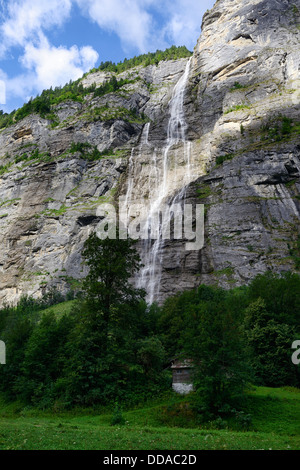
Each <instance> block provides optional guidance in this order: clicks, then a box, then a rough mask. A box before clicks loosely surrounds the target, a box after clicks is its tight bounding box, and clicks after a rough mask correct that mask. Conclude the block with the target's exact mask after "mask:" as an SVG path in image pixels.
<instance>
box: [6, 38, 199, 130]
mask: <svg viewBox="0 0 300 470" xmlns="http://www.w3.org/2000/svg"><path fill="white" fill-rule="evenodd" d="M191 55H192V53H191V52H190V51H188V50H187V48H186V47H185V46H181V47H176V46H172V47H170V48H169V49H166V50H165V51H160V50H157V51H156V52H153V53H148V54H143V55H140V56H138V57H133V58H132V59H129V60H128V59H125V60H124V61H123V62H120V63H118V64H114V63H112V62H105V63H103V62H102V63H101V64H100V66H99V67H98V68H94V69H92V70H91V71H90V72H89V73H91V72H97V71H101V70H105V71H109V72H114V73H121V72H124V71H125V70H128V69H130V68H132V67H135V66H137V65H144V66H147V65H151V64H156V65H157V64H158V63H159V62H160V61H161V60H173V59H180V58H184V57H190V56H191ZM86 75H88V74H84V77H85V76H86ZM135 80H136V79H135ZM135 80H130V79H120V80H117V78H116V77H115V76H113V77H112V78H111V79H110V80H109V81H108V82H107V83H105V84H103V85H101V86H99V87H98V88H96V86H95V85H92V86H90V87H87V88H84V87H83V85H82V83H81V79H79V80H76V81H74V82H73V81H72V80H70V82H69V83H67V84H66V85H64V86H63V87H60V86H59V87H55V88H54V89H53V88H52V87H51V88H50V89H49V90H43V92H42V93H41V95H38V96H37V97H35V98H31V99H30V100H29V101H28V103H25V104H24V105H23V106H22V107H21V108H19V109H18V110H17V111H16V110H14V111H12V112H11V113H10V114H7V113H3V111H1V110H0V129H3V128H6V127H9V126H11V125H12V124H14V123H16V122H19V121H20V120H21V119H24V118H25V117H26V116H29V115H30V114H33V113H37V114H39V115H40V116H41V117H42V118H45V119H48V120H49V121H51V127H52V128H54V127H56V126H57V125H58V124H59V121H58V118H57V116H56V115H55V114H54V113H53V106H56V105H58V104H60V103H62V102H64V101H67V100H71V101H77V102H79V103H83V101H84V97H85V96H87V95H89V94H93V95H94V96H95V97H97V96H98V97H99V96H104V95H106V94H107V93H115V92H117V91H118V90H119V89H120V88H122V87H123V86H124V85H126V84H130V83H134V81H135Z"/></svg>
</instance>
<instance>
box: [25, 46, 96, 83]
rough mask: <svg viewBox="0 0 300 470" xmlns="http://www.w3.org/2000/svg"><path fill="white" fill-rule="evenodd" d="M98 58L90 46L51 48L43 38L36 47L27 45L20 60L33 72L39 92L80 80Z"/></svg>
mask: <svg viewBox="0 0 300 470" xmlns="http://www.w3.org/2000/svg"><path fill="white" fill-rule="evenodd" d="M98 58H99V55H98V53H97V52H96V51H95V50H94V49H93V48H92V47H91V46H84V47H82V48H78V47H77V46H72V47H71V48H70V49H67V48H65V47H62V46H61V47H53V46H51V45H50V44H49V43H48V41H47V39H46V38H43V41H42V44H41V45H39V46H38V47H37V46H35V45H33V44H32V43H29V44H27V45H26V46H25V54H24V55H23V57H21V59H20V60H21V62H22V64H23V66H24V67H25V68H27V69H28V70H29V71H32V72H34V75H35V80H34V82H35V83H34V85H35V89H37V90H39V91H41V90H43V89H45V88H50V87H51V86H53V87H55V86H59V85H64V84H65V83H66V82H68V81H69V80H70V79H71V80H76V79H77V78H80V77H81V76H82V75H83V74H84V72H85V71H87V70H90V69H91V68H93V67H94V66H95V63H96V61H97V60H98Z"/></svg>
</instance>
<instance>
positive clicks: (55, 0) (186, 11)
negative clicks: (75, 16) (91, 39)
mask: <svg viewBox="0 0 300 470" xmlns="http://www.w3.org/2000/svg"><path fill="white" fill-rule="evenodd" d="M213 3H214V0H201V2H200V1H198V2H195V0H164V2H161V1H160V0H10V1H9V2H8V1H6V0H0V23H1V24H0V58H6V59H7V58H8V57H9V54H11V56H12V55H13V56H14V57H16V56H17V57H19V63H20V64H21V66H22V67H23V70H22V71H21V73H20V74H19V75H18V76H14V77H13V78H11V79H10V80H7V81H6V88H7V96H13V95H14V96H20V97H22V98H24V99H25V96H26V97H27V96H31V95H34V94H36V92H40V91H41V90H42V89H44V88H48V87H50V86H57V85H63V84H65V83H66V82H68V81H69V80H70V79H72V80H75V79H77V78H79V77H80V76H82V74H83V73H84V72H86V71H88V70H89V69H90V68H93V67H94V66H95V64H96V62H97V60H98V53H97V52H96V50H95V49H94V48H93V47H92V45H86V46H84V47H78V46H77V45H73V46H72V47H66V46H64V45H63V44H62V45H61V46H60V47H54V46H53V45H52V44H50V42H49V38H48V37H47V34H48V32H49V31H52V30H57V28H60V27H62V26H63V25H64V24H65V23H66V22H67V21H68V20H70V19H72V8H73V7H74V5H76V6H77V7H79V10H80V11H81V13H82V14H83V15H84V16H86V17H87V18H88V19H89V20H90V21H93V22H95V23H96V24H97V25H98V26H99V28H101V29H102V30H106V31H109V32H113V33H115V34H116V35H118V36H119V38H120V41H121V44H122V47H123V49H124V51H125V52H126V54H129V55H130V54H136V52H137V51H139V52H140V53H143V52H148V51H153V50H155V49H158V48H159V49H163V48H165V47H168V46H170V45H172V44H175V45H186V46H187V47H188V48H189V49H192V48H193V47H194V45H195V44H196V41H197V38H198V36H199V33H200V25H201V18H202V15H203V13H204V12H205V10H206V9H207V8H211V7H212V5H213Z"/></svg>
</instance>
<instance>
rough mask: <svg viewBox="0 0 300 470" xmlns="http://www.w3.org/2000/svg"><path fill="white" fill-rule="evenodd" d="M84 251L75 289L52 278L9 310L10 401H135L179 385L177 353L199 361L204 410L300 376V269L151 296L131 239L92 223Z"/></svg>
mask: <svg viewBox="0 0 300 470" xmlns="http://www.w3.org/2000/svg"><path fill="white" fill-rule="evenodd" d="M82 254H83V259H84V263H85V264H86V265H87V266H88V268H89V271H88V275H87V276H86V278H84V279H83V280H82V282H81V285H80V288H78V289H77V290H76V291H70V292H68V293H67V295H64V296H63V295H62V294H61V293H59V292H58V291H57V290H54V289H52V290H51V289H50V290H49V291H48V293H45V295H44V296H43V297H42V298H40V299H33V298H30V297H23V298H22V299H21V300H20V302H19V303H18V305H16V306H14V307H13V306H5V307H4V308H2V309H1V311H0V339H1V340H3V341H4V342H5V344H6V347H7V361H6V365H2V366H0V392H1V393H2V394H3V396H5V399H6V400H8V401H11V402H13V401H16V400H20V401H21V402H22V403H24V404H26V405H28V406H33V407H36V408H38V409H54V408H55V409H57V408H58V409H72V408H73V407H75V406H84V407H94V406H97V405H111V404H113V403H116V402H118V403H122V405H123V406H132V405H136V404H138V403H142V402H143V401H145V400H147V399H149V398H150V397H154V396H160V394H162V393H164V392H167V391H168V390H170V389H171V386H172V385H171V380H172V379H171V373H170V361H171V360H172V359H173V358H174V357H181V358H190V359H192V361H193V363H194V375H193V381H194V388H195V391H194V392H192V394H191V395H192V404H193V405H192V406H193V409H194V411H195V412H196V413H197V415H199V416H200V417H201V419H202V420H204V421H205V420H207V419H210V418H211V416H214V417H218V416H221V417H223V416H224V415H225V416H226V414H227V413H228V412H229V410H232V409H233V408H234V409H235V410H240V411H241V410H243V400H244V397H245V393H246V392H247V390H248V389H249V387H251V386H253V385H257V386H267V387H283V386H290V387H300V367H299V366H296V365H295V364H293V363H292V361H291V356H292V352H293V351H292V349H291V347H292V343H293V341H295V340H297V339H300V327H299V325H300V322H299V311H300V276H299V274H297V273H291V272H286V273H283V274H282V275H278V274H274V273H272V272H267V273H264V274H260V275H258V276H257V277H256V278H255V279H253V280H252V282H251V283H250V284H249V285H247V286H241V287H235V288H232V289H230V290H225V289H223V288H221V287H218V286H207V285H200V286H199V287H198V288H197V289H194V290H191V291H186V292H182V293H179V294H177V295H176V296H173V297H170V298H168V299H167V300H166V301H165V302H164V304H163V305H161V306H158V305H157V304H152V305H147V303H146V302H145V292H144V291H143V290H140V289H136V288H135V287H134V286H133V285H132V284H131V283H130V278H131V276H132V275H133V274H134V273H137V272H138V270H139V269H140V266H141V261H140V258H139V255H138V253H137V251H136V248H135V242H134V241H132V240H118V239H117V240H110V239H106V240H100V239H99V238H98V237H97V236H96V235H95V234H92V235H90V237H89V238H88V239H87V241H86V243H85V246H84V250H83V253H82ZM65 305H68V309H64V308H63V306H65ZM54 307H55V308H54ZM56 307H57V308H56Z"/></svg>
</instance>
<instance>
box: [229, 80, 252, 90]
mask: <svg viewBox="0 0 300 470" xmlns="http://www.w3.org/2000/svg"><path fill="white" fill-rule="evenodd" d="M247 86H248V85H241V84H240V83H239V82H235V83H234V85H233V87H232V88H231V89H230V92H233V91H236V90H243V89H244V88H247Z"/></svg>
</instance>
